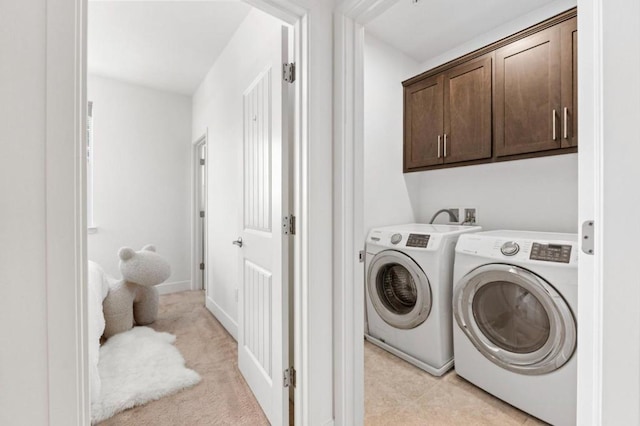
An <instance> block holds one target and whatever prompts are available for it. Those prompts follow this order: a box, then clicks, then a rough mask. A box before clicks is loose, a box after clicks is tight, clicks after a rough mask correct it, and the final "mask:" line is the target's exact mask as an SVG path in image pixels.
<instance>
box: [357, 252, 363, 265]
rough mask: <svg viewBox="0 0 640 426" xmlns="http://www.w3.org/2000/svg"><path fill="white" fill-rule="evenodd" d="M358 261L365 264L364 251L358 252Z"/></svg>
mask: <svg viewBox="0 0 640 426" xmlns="http://www.w3.org/2000/svg"><path fill="white" fill-rule="evenodd" d="M358 261H359V262H360V263H364V250H360V251H359V252H358Z"/></svg>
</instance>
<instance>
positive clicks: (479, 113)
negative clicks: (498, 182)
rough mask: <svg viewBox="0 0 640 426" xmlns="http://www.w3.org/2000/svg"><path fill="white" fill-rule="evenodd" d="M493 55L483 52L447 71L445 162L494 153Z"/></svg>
mask: <svg viewBox="0 0 640 426" xmlns="http://www.w3.org/2000/svg"><path fill="white" fill-rule="evenodd" d="M491 59H492V55H487V56H483V57H481V58H479V59H475V60H472V61H470V62H467V63H464V64H461V65H458V66H457V67H454V68H452V69H451V70H449V71H447V72H446V73H445V75H444V133H445V135H444V136H443V150H442V153H443V156H444V162H445V163H456V162H460V161H469V160H480V159H483V158H490V157H491Z"/></svg>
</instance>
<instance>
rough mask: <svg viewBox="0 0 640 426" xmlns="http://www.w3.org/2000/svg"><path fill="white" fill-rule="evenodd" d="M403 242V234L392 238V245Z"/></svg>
mask: <svg viewBox="0 0 640 426" xmlns="http://www.w3.org/2000/svg"><path fill="white" fill-rule="evenodd" d="M400 241H402V234H393V235H392V236H391V244H398V243H399V242H400Z"/></svg>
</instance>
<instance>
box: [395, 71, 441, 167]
mask: <svg viewBox="0 0 640 426" xmlns="http://www.w3.org/2000/svg"><path fill="white" fill-rule="evenodd" d="M443 81H444V80H443V76H442V75H438V76H435V77H432V78H429V79H426V80H423V81H420V82H419V83H416V84H414V85H412V86H409V87H407V88H405V115H404V116H405V123H404V125H405V129H404V132H405V133H404V134H405V152H404V155H405V157H404V161H405V169H411V168H417V167H425V166H432V165H434V164H441V163H442V153H441V149H442V148H441V145H440V142H439V140H440V139H441V138H442V135H443V133H444V131H443V130H444V129H443V126H444V108H443V96H444V87H443Z"/></svg>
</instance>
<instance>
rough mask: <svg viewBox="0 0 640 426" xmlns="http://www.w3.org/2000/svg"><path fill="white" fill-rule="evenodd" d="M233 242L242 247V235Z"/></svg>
mask: <svg viewBox="0 0 640 426" xmlns="http://www.w3.org/2000/svg"><path fill="white" fill-rule="evenodd" d="M232 244H233V245H236V246H238V247H242V237H238V239H237V240H235V241H233V242H232Z"/></svg>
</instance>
